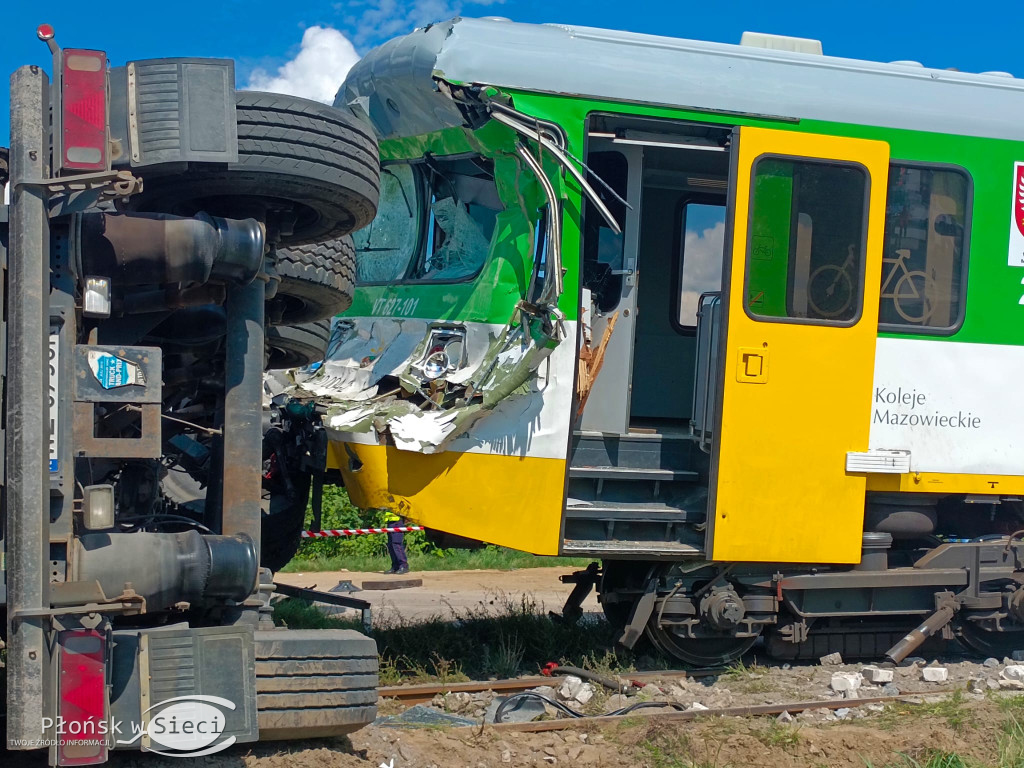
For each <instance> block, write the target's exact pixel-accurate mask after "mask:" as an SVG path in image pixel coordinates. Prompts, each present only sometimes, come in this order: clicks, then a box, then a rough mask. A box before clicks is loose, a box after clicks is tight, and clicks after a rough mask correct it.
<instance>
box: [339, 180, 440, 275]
mask: <svg viewBox="0 0 1024 768" xmlns="http://www.w3.org/2000/svg"><path fill="white" fill-rule="evenodd" d="M416 188H417V183H416V178H415V175H414V173H413V170H412V167H411V166H409V165H407V164H400V165H389V166H385V167H384V168H381V175H380V203H379V205H378V208H377V216H376V217H375V218H374V220H373V221H372V222H370V225H369V226H368V227H365V228H363V229H361V230H359V231H358V232H356V233H355V234H353V235H352V239H353V241H354V242H355V247H356V281H357V282H359V283H392V282H396V281H398V280H401V279H403V278H404V277H405V274H406V272H408V271H409V262H410V261H411V260H412V257H413V255H414V254H415V253H416V246H417V245H418V243H419V231H420V225H421V222H422V219H423V216H422V212H421V210H420V206H419V204H418V199H419V196H418V195H417V194H416Z"/></svg>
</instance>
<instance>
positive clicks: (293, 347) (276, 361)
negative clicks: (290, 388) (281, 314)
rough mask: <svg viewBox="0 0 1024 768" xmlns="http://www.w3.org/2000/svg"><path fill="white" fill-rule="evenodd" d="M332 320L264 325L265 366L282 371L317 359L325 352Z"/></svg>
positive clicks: (300, 366) (321, 357)
mask: <svg viewBox="0 0 1024 768" xmlns="http://www.w3.org/2000/svg"><path fill="white" fill-rule="evenodd" d="M330 338H331V321H330V320H318V321H317V322H315V323H306V324H305V325H281V326H268V327H267V355H268V359H267V370H268V371H282V370H288V369H290V368H302V367H303V366H306V365H310V364H312V363H318V362H320V361H321V360H323V359H324V355H326V354H327V342H328V341H329V340H330Z"/></svg>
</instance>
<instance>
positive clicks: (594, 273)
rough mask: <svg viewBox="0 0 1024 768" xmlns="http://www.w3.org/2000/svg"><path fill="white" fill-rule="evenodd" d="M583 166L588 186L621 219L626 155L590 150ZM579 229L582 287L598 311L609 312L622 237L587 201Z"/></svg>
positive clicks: (617, 283) (617, 288)
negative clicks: (581, 248) (590, 294)
mask: <svg viewBox="0 0 1024 768" xmlns="http://www.w3.org/2000/svg"><path fill="white" fill-rule="evenodd" d="M587 166H588V167H589V169H590V173H589V174H588V181H589V182H590V184H591V186H592V187H593V188H594V189H595V191H596V192H597V194H598V196H599V197H600V198H601V201H602V202H603V203H604V204H605V205H606V206H607V207H608V210H609V211H611V213H612V215H613V216H615V219H616V221H618V222H620V223H622V222H624V221H625V220H626V206H625V204H624V203H623V202H622V201H623V200H625V199H626V182H627V174H628V172H629V164H628V162H627V161H626V157H625V156H624V155H623V154H621V153H620V152H610V151H609V152H591V153H590V154H588V155H587ZM595 177H597V178H595ZM597 179H600V181H598V180H597ZM583 228H584V231H583V287H584V288H589V289H590V290H591V292H592V294H593V297H594V303H595V304H596V305H597V308H598V309H599V310H600V311H602V312H609V311H611V310H613V309H615V307H616V306H617V305H618V303H619V297H620V296H621V294H622V271H623V259H624V252H625V243H626V241H625V237H624V234H623V233H619V234H616V233H615V232H614V231H613V230H612V228H611V227H609V226H608V222H607V221H605V220H604V217H603V216H601V214H600V213H598V211H597V208H596V207H595V206H594V204H593V203H591V202H590V201H589V200H588V201H587V204H586V208H585V212H584V216H583Z"/></svg>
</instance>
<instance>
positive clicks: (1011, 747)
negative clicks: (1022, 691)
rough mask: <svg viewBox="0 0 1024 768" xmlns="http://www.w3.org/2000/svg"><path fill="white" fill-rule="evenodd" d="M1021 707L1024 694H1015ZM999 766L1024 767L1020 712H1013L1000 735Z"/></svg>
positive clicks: (1009, 767) (1023, 743)
mask: <svg viewBox="0 0 1024 768" xmlns="http://www.w3.org/2000/svg"><path fill="white" fill-rule="evenodd" d="M1013 699H1015V700H1016V705H1017V707H1018V708H1019V707H1020V706H1021V704H1022V703H1024V696H1014V697H1013ZM998 746H999V768H1024V725H1022V721H1021V718H1020V716H1019V712H1018V713H1011V714H1009V715H1008V716H1007V718H1006V721H1005V722H1004V723H1003V732H1002V733H1001V734H1000V735H999V742H998Z"/></svg>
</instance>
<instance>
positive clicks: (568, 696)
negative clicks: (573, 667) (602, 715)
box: [558, 675, 596, 706]
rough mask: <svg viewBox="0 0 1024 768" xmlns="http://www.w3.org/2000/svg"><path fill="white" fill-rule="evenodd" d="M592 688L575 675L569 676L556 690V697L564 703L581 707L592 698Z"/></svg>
mask: <svg viewBox="0 0 1024 768" xmlns="http://www.w3.org/2000/svg"><path fill="white" fill-rule="evenodd" d="M595 692H596V691H595V690H594V686H593V685H592V684H590V683H585V682H583V681H582V680H581V679H580V678H578V677H576V676H575V675H569V676H568V677H566V678H565V681H564V682H563V683H562V685H561V686H560V687H559V689H558V697H559V698H560V699H561V700H562V701H565V702H572V703H575V704H579V705H580V706H583V705H584V704H586V703H587V702H588V701H590V700H591V699H592V698H594V693H595Z"/></svg>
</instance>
